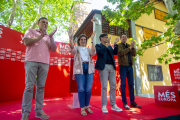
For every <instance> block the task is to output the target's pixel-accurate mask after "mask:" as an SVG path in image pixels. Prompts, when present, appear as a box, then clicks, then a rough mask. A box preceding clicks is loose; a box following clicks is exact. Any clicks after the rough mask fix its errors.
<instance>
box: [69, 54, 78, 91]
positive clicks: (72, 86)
mask: <svg viewBox="0 0 180 120" xmlns="http://www.w3.org/2000/svg"><path fill="white" fill-rule="evenodd" d="M73 65H74V57H73V55H72V57H71V66H70V69H71V73H70V88H69V91H70V93H77V92H78V87H77V82H76V78H75V76H74V75H73Z"/></svg>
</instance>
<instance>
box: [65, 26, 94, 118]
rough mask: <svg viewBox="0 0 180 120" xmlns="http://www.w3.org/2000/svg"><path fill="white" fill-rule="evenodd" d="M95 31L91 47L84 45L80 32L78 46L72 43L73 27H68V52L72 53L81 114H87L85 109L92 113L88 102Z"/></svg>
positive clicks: (83, 37)
mask: <svg viewBox="0 0 180 120" xmlns="http://www.w3.org/2000/svg"><path fill="white" fill-rule="evenodd" d="M95 34H96V32H94V33H93V34H92V35H91V43H92V48H88V47H86V45H87V37H86V35H84V34H82V35H80V36H79V38H78V40H77V44H78V46H74V43H73V29H72V28H69V31H68V35H69V46H70V52H71V53H72V54H74V66H73V74H74V75H75V78H76V82H77V85H78V97H79V103H80V107H81V115H83V116H85V115H87V113H86V111H85V110H87V112H89V113H93V111H92V110H91V109H90V108H89V102H90V98H91V90H92V84H93V76H94V62H93V60H92V56H94V55H95V54H96V49H95V45H94V36H95Z"/></svg>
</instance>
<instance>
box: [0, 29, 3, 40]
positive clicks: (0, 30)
mask: <svg viewBox="0 0 180 120" xmlns="http://www.w3.org/2000/svg"><path fill="white" fill-rule="evenodd" d="M2 31H3V29H2V28H0V38H2V37H1V35H2V34H3V32H2Z"/></svg>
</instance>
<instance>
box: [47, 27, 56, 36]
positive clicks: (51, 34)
mask: <svg viewBox="0 0 180 120" xmlns="http://www.w3.org/2000/svg"><path fill="white" fill-rule="evenodd" d="M56 31H57V28H56V29H55V30H54V31H53V32H52V33H50V34H49V37H50V38H51V37H52V36H53V35H54V34H55V33H56Z"/></svg>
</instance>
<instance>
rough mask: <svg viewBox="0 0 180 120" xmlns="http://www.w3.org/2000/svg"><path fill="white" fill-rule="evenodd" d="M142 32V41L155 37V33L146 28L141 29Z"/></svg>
mask: <svg viewBox="0 0 180 120" xmlns="http://www.w3.org/2000/svg"><path fill="white" fill-rule="evenodd" d="M143 31H144V39H150V38H151V37H152V36H156V37H157V31H154V30H151V29H147V28H143Z"/></svg>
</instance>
